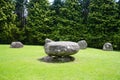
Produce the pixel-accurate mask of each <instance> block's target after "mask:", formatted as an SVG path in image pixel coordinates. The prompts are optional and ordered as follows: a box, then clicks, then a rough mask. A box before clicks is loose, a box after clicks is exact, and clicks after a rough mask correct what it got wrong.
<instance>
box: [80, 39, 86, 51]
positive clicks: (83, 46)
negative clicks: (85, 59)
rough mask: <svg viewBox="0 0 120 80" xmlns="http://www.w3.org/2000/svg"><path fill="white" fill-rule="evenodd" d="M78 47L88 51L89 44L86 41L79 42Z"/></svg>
mask: <svg viewBox="0 0 120 80" xmlns="http://www.w3.org/2000/svg"><path fill="white" fill-rule="evenodd" d="M78 45H79V46H80V49H86V48H87V42H86V41H85V40H81V41H79V42H78Z"/></svg>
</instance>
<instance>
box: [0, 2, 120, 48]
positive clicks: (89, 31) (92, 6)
mask: <svg viewBox="0 0 120 80" xmlns="http://www.w3.org/2000/svg"><path fill="white" fill-rule="evenodd" d="M13 1H15V2H16V4H15V3H13V2H12V0H8V1H6V0H1V3H0V7H1V9H0V16H1V17H0V27H1V28H0V43H10V42H12V41H16V40H18V41H22V42H23V43H24V44H41V45H42V44H44V40H45V38H50V39H53V40H69V41H76V42H77V41H79V40H82V39H85V40H86V41H87V42H88V45H89V46H90V47H95V48H102V46H103V44H104V43H105V42H111V43H112V44H113V47H114V49H117V50H120V1H118V2H115V0H54V2H53V3H52V4H49V2H48V0H30V2H29V3H27V2H26V1H27V0H13ZM3 5H4V6H3ZM26 7H27V8H26ZM25 8H26V10H27V11H28V16H27V17H25V16H23V15H24V10H25ZM13 12H15V13H16V14H15V13H13Z"/></svg>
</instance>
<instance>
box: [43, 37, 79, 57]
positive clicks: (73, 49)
mask: <svg viewBox="0 0 120 80" xmlns="http://www.w3.org/2000/svg"><path fill="white" fill-rule="evenodd" d="M45 42H46V43H45V46H44V48H45V52H46V54H47V55H49V56H69V55H73V54H76V53H77V52H78V51H79V49H80V47H79V45H78V43H76V42H71V41H56V42H55V41H52V40H50V39H46V40H45Z"/></svg>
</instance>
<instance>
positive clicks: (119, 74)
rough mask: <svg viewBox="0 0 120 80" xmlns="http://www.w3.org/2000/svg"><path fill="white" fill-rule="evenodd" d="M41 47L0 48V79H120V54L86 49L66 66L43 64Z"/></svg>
mask: <svg viewBox="0 0 120 80" xmlns="http://www.w3.org/2000/svg"><path fill="white" fill-rule="evenodd" d="M44 56H46V54H45V53H44V49H43V46H27V45H26V46H25V47H24V48H20V49H13V48H9V45H0V80H120V52H119V51H103V50H99V49H93V48H87V49H85V50H80V51H79V52H78V53H77V54H75V55H73V57H75V61H73V62H68V63H45V62H41V61H39V60H38V59H40V58H42V57H44Z"/></svg>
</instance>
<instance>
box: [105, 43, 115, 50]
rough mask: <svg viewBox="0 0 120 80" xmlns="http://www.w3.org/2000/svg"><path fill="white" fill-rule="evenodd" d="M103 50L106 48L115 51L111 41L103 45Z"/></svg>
mask: <svg viewBox="0 0 120 80" xmlns="http://www.w3.org/2000/svg"><path fill="white" fill-rule="evenodd" d="M103 50H105V51H113V47H112V44H111V43H105V44H104V45H103Z"/></svg>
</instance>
